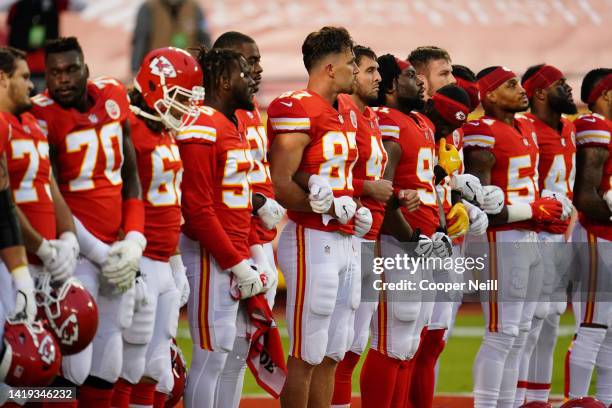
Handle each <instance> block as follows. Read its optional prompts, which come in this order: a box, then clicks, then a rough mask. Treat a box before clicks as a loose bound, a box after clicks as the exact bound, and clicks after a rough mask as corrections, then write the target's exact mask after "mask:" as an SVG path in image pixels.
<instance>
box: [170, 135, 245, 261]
mask: <svg viewBox="0 0 612 408" xmlns="http://www.w3.org/2000/svg"><path fill="white" fill-rule="evenodd" d="M180 154H181V159H182V161H183V167H184V173H183V182H182V187H181V190H182V200H181V204H182V210H183V216H184V217H185V223H186V228H187V231H188V235H190V236H191V237H192V238H193V239H195V240H197V241H199V242H200V245H202V247H204V248H205V249H206V250H207V251H208V252H210V254H211V255H212V256H213V257H214V258H215V260H216V261H217V262H218V263H219V265H220V266H221V268H223V269H228V268H230V267H232V266H234V265H236V264H237V263H239V262H240V261H242V256H241V255H240V253H239V252H238V251H237V250H236V248H234V245H233V244H232V242H231V240H230V239H229V237H228V236H227V234H226V233H225V230H224V229H223V226H222V225H221V222H220V221H219V219H218V218H217V215H216V213H215V209H214V203H213V191H214V173H215V170H214V169H215V167H216V166H215V147H214V145H212V144H196V143H189V144H184V145H181V146H180Z"/></svg>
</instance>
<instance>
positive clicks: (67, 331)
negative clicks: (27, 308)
mask: <svg viewBox="0 0 612 408" xmlns="http://www.w3.org/2000/svg"><path fill="white" fill-rule="evenodd" d="M49 325H50V326H51V328H52V329H53V332H54V333H55V336H56V337H57V338H58V340H59V341H60V343H61V344H63V345H65V346H72V345H73V344H74V343H75V342H76V341H77V340H78V339H79V322H78V320H77V317H76V314H74V313H70V315H69V316H68V317H67V318H66V319H64V321H63V322H62V324H61V325H60V326H59V327H57V324H56V322H55V320H53V319H50V320H49Z"/></svg>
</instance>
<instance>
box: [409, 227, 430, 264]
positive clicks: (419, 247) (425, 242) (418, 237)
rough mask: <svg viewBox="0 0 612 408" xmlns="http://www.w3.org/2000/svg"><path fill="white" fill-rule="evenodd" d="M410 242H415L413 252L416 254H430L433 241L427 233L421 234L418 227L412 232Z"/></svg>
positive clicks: (425, 255)
mask: <svg viewBox="0 0 612 408" xmlns="http://www.w3.org/2000/svg"><path fill="white" fill-rule="evenodd" d="M411 242H414V243H415V244H416V247H415V248H414V253H415V255H416V256H422V257H425V258H427V257H428V256H430V255H431V251H433V242H432V241H431V238H429V237H428V236H427V235H423V234H421V231H420V230H419V229H417V230H416V231H415V232H414V233H413V236H412V240H411Z"/></svg>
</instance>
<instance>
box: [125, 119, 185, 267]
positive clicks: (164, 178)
mask: <svg viewBox="0 0 612 408" xmlns="http://www.w3.org/2000/svg"><path fill="white" fill-rule="evenodd" d="M130 129H131V137H132V143H133V144H134V150H135V151H136V159H137V162H138V175H139V176H140V184H141V185H142V198H143V202H144V208H145V228H144V235H145V237H146V238H147V247H146V248H145V251H144V255H145V256H147V257H149V258H151V259H155V260H158V261H162V262H167V261H168V259H169V258H170V257H171V256H172V255H174V254H175V253H176V248H177V246H178V240H179V233H180V230H181V180H182V178H183V163H182V162H181V156H180V154H179V149H178V146H177V145H176V143H175V142H174V138H173V136H172V134H171V133H170V132H167V131H163V132H161V133H155V132H153V131H152V130H151V129H149V128H148V127H147V125H146V124H145V122H144V121H143V120H141V119H140V118H137V117H136V116H135V115H132V114H131V115H130Z"/></svg>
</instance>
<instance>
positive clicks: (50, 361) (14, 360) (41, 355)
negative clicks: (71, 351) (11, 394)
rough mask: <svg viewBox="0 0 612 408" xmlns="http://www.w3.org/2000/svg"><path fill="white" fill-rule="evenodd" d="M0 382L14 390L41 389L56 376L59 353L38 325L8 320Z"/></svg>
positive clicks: (51, 336) (52, 338)
mask: <svg viewBox="0 0 612 408" xmlns="http://www.w3.org/2000/svg"><path fill="white" fill-rule="evenodd" d="M4 346H5V351H4V356H2V357H1V358H2V360H1V361H0V381H3V382H5V383H6V384H8V385H11V386H13V387H44V386H46V385H49V384H51V382H52V381H53V379H54V378H55V376H56V375H57V374H58V373H59V369H60V365H61V360H62V354H61V352H60V349H59V346H58V345H57V342H56V341H55V338H54V337H53V335H52V334H51V333H49V332H48V331H47V330H45V328H44V327H43V326H42V324H41V323H40V322H34V323H32V324H29V323H26V322H24V321H7V322H6V324H5V325H4Z"/></svg>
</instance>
